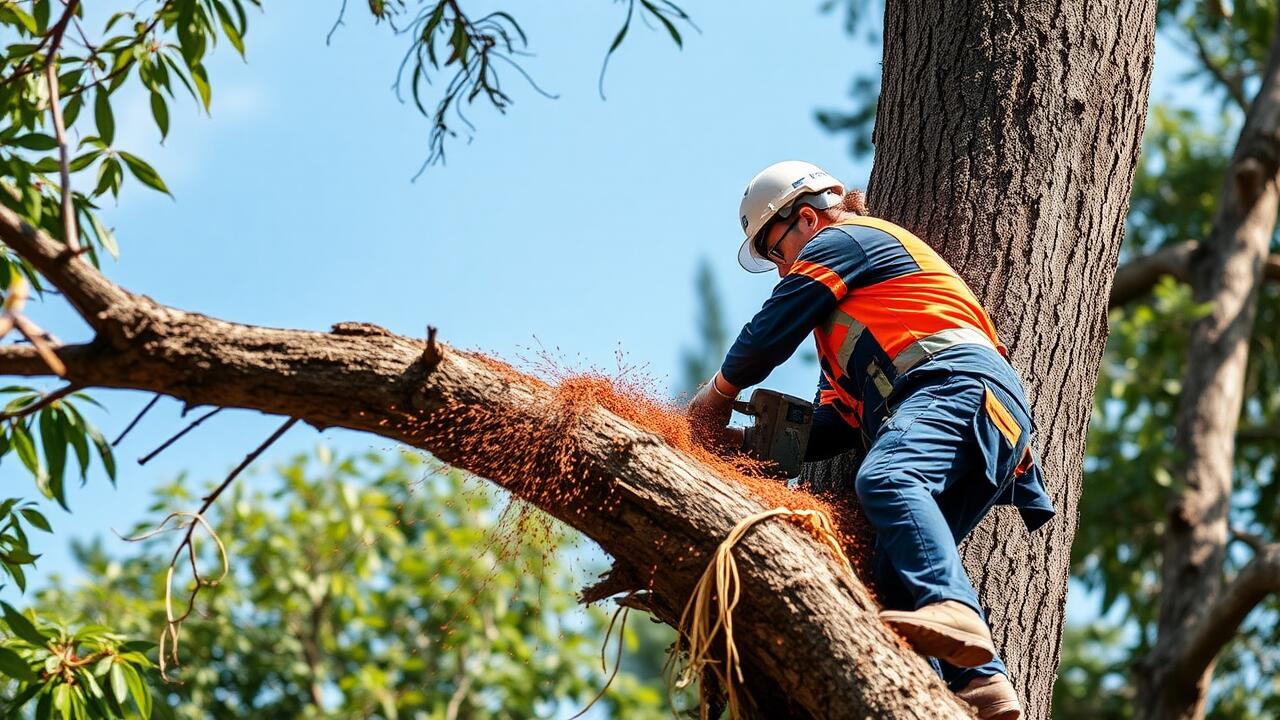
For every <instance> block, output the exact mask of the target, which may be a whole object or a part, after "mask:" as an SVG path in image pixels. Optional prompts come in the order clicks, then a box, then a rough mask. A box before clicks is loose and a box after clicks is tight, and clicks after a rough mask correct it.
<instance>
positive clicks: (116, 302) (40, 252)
mask: <svg viewBox="0 0 1280 720" xmlns="http://www.w3.org/2000/svg"><path fill="white" fill-rule="evenodd" d="M0 240H2V241H4V244H6V245H8V246H9V247H11V248H13V249H14V251H15V252H17V253H18V254H19V255H21V256H22V257H23V258H25V259H26V260H27V261H28V262H30V263H31V264H32V265H33V266H35V268H36V269H37V270H39V271H40V274H41V275H44V276H45V278H47V279H48V280H49V282H51V283H53V284H54V286H56V287H57V288H58V289H59V290H61V291H62V294H63V296H64V297H66V299H67V301H68V302H70V303H71V305H72V306H73V307H75V309H76V311H77V312H79V313H80V315H81V317H83V318H84V319H85V321H86V322H88V323H89V325H91V326H92V327H93V328H94V329H101V328H102V327H103V325H104V323H105V320H106V318H105V317H103V315H104V314H105V313H106V312H107V310H108V309H109V308H112V307H119V306H124V305H126V304H129V303H130V302H131V301H133V302H136V300H134V299H133V298H131V297H130V296H129V294H128V293H126V292H125V291H124V290H121V289H120V288H119V287H117V286H116V285H114V284H113V283H112V282H111V281H110V280H108V279H107V278H105V277H103V275H102V273H100V272H98V270H97V269H96V268H94V267H93V266H92V265H90V264H89V263H87V262H85V261H84V260H83V259H81V258H80V257H79V256H76V255H74V254H72V253H70V252H69V250H68V248H66V247H65V246H63V245H60V244H58V243H57V242H56V241H55V240H54V239H53V238H51V237H49V236H48V235H45V234H44V233H42V232H39V231H38V230H36V229H35V228H33V227H31V226H30V225H28V224H27V223H26V222H25V221H24V220H23V219H22V218H20V217H19V216H18V215H17V213H15V212H13V211H12V210H10V209H9V208H6V207H3V206H0ZM118 325H119V324H118V323H117V326H118Z"/></svg>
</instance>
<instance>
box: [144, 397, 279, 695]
mask: <svg viewBox="0 0 1280 720" xmlns="http://www.w3.org/2000/svg"><path fill="white" fill-rule="evenodd" d="M219 409H221V408H219ZM210 414H212V413H210ZM204 417H209V415H205V416H204ZM201 419H202V420H203V419H204V418H201ZM297 422H298V418H289V419H288V420H286V421H285V422H284V424H282V425H281V426H280V427H279V428H276V431H275V432H273V433H271V436H270V437H268V438H267V439H266V440H264V441H263V442H262V444H260V445H258V447H256V448H254V449H253V451H252V452H250V453H249V454H248V455H246V456H245V458H244V460H242V461H241V462H240V464H239V465H237V466H236V467H235V469H233V470H232V471H231V473H230V474H228V475H227V479H226V480H223V481H222V482H221V483H220V484H219V485H218V486H217V487H216V488H214V489H213V491H212V492H210V493H209V494H208V495H205V496H204V498H202V499H203V502H202V503H201V505H200V509H199V510H197V511H196V512H173V513H169V515H168V516H167V517H165V519H164V520H162V521H160V524H159V525H157V526H156V527H155V528H154V529H152V530H150V531H148V532H145V533H143V534H141V535H137V536H135V537H132V538H125V539H126V540H131V541H136V540H143V539H146V538H149V537H153V536H155V535H157V534H159V533H161V532H164V531H165V524H166V523H168V522H169V520H170V519H172V518H175V517H189V518H191V523H190V524H189V525H187V528H186V529H187V532H186V535H184V536H183V538H182V542H180V543H178V547H177V548H176V549H175V550H174V552H173V557H172V558H170V559H169V569H168V570H167V571H166V574H165V590H164V604H165V618H166V622H165V627H164V630H163V631H161V633H160V651H159V652H160V676H161V677H162V678H164V680H165V681H166V682H172V680H171V679H170V678H169V675H168V668H169V664H170V662H172V664H173V665H174V666H177V665H179V664H180V663H179V661H178V638H179V631H180V630H181V627H182V622H183V621H184V620H186V619H187V618H188V617H190V616H191V613H192V612H193V611H194V610H195V607H196V596H197V595H199V594H200V590H201V589H202V588H205V587H212V586H215V585H218V584H219V583H221V582H222V581H223V580H224V579H225V578H226V577H227V574H228V573H230V572H231V562H230V560H229V559H228V557H227V547H226V545H224V544H223V542H222V538H220V537H218V533H217V532H216V531H214V529H213V527H212V526H211V525H210V524H209V521H208V520H206V519H205V516H204V515H205V513H206V512H207V511H208V510H209V508H210V507H211V506H212V505H213V503H214V501H216V500H217V499H218V496H219V495H221V494H222V493H223V491H225V490H226V489H227V488H228V487H230V485H231V483H232V481H234V480H235V479H236V477H237V476H238V475H239V474H240V473H241V472H243V471H244V469H245V468H247V467H249V465H250V464H252V463H253V461H254V460H256V459H257V458H258V456H259V455H261V454H262V453H263V452H264V451H266V449H267V448H269V447H271V445H272V443H274V442H275V441H276V440H279V439H280V436H281V435H284V434H285V433H286V432H288V430H289V428H291V427H293V426H294V424H295V423H297ZM198 423H199V421H198V420H197V421H196V423H193V425H192V426H193V427H194V425H195V424H198ZM188 429H190V428H188ZM184 432H185V431H184ZM197 524H199V525H200V526H201V527H203V528H204V529H205V530H206V531H207V532H208V533H209V537H211V538H213V541H214V542H215V543H217V545H218V552H219V554H220V557H221V558H222V574H221V575H219V576H218V579H217V580H208V579H205V578H203V577H201V576H200V569H199V567H198V566H197V564H196V547H195V532H196V525H197ZM184 550H185V551H186V553H187V557H188V559H189V561H190V563H191V574H192V577H193V579H194V580H195V587H194V588H193V589H192V591H191V594H190V595H188V596H187V608H186V610H184V611H183V613H182V614H181V615H175V614H174V612H173V574H174V570H175V569H176V568H177V565H178V559H179V558H180V557H182V553H183V551H184ZM166 650H168V652H166Z"/></svg>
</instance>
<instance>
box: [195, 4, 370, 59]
mask: <svg viewBox="0 0 1280 720" xmlns="http://www.w3.org/2000/svg"><path fill="white" fill-rule="evenodd" d="M213 7H214V8H215V9H216V10H217V12H218V20H219V21H221V23H222V32H224V33H226V34H227V39H228V40H230V41H231V44H232V45H234V46H235V48H236V52H238V53H240V57H244V38H242V37H240V31H239V30H237V29H236V26H235V23H233V22H231V16H230V15H229V14H228V13H227V9H226V8H225V7H223V5H222V3H214V5H213ZM375 14H376V13H375Z"/></svg>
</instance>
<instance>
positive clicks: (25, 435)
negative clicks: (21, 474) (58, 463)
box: [13, 423, 46, 482]
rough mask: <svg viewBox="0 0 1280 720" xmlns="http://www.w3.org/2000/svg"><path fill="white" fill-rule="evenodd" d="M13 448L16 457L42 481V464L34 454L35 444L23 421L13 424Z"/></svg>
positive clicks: (43, 475)
mask: <svg viewBox="0 0 1280 720" xmlns="http://www.w3.org/2000/svg"><path fill="white" fill-rule="evenodd" d="M13 449H14V450H16V451H17V452H18V458H19V459H21V460H22V464H23V465H26V466H27V469H28V470H30V471H31V474H32V475H35V476H36V479H38V480H40V481H42V482H43V481H44V480H45V478H46V476H45V473H44V466H43V465H41V464H40V456H39V455H37V454H36V444H35V443H34V442H33V441H32V440H31V432H30V431H29V430H28V429H27V426H26V425H25V424H23V423H18V424H16V425H14V426H13Z"/></svg>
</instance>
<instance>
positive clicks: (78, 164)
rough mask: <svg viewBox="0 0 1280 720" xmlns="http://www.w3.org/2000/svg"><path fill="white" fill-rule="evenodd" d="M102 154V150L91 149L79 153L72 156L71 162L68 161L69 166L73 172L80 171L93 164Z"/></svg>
mask: <svg viewBox="0 0 1280 720" xmlns="http://www.w3.org/2000/svg"><path fill="white" fill-rule="evenodd" d="M101 156H102V151H101V150H90V151H89V152H87V153H82V154H80V155H77V156H76V157H73V158H71V162H70V163H68V167H69V168H70V169H71V172H80V171H81V170H83V169H85V168H87V167H89V166H90V165H92V164H93V161H94V160H97V159H98V158H99V157H101Z"/></svg>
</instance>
